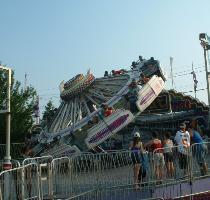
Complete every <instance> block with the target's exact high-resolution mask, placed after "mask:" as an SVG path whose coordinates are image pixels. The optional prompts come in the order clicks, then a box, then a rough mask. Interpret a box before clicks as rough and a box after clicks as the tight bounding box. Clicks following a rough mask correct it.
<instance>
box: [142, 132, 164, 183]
mask: <svg viewBox="0 0 210 200" xmlns="http://www.w3.org/2000/svg"><path fill="white" fill-rule="evenodd" d="M144 147H145V148H147V147H150V148H151V150H152V152H153V161H154V168H155V176H156V179H157V180H162V178H163V167H164V164H165V162H164V156H163V145H162V142H161V140H159V139H158V137H157V133H156V132H152V140H150V141H149V142H148V143H146V144H145V145H144Z"/></svg>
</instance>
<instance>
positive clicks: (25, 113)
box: [0, 71, 36, 143]
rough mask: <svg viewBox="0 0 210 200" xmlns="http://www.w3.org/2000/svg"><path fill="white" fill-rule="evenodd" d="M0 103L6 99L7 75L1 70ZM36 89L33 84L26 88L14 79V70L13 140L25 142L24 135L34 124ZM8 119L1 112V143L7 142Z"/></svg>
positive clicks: (12, 89) (12, 94)
mask: <svg viewBox="0 0 210 200" xmlns="http://www.w3.org/2000/svg"><path fill="white" fill-rule="evenodd" d="M0 85H1V87H0V105H1V104H2V102H4V101H5V99H6V95H7V94H6V87H7V82H6V75H5V73H4V72H2V71H0ZM35 97H36V91H35V89H34V88H33V87H32V86H29V87H27V88H26V89H25V90H24V89H23V88H22V87H21V83H20V82H19V81H17V80H15V79H14V72H12V83H11V142H23V141H24V136H25V135H26V134H27V133H28V132H29V131H30V129H31V127H32V125H33V107H34V104H35V100H36V99H35ZM5 132H6V120H5V114H0V134H1V136H0V143H5Z"/></svg>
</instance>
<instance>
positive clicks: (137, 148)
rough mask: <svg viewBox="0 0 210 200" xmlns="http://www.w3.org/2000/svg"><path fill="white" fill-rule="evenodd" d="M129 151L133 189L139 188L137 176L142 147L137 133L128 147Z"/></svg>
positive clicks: (139, 168)
mask: <svg viewBox="0 0 210 200" xmlns="http://www.w3.org/2000/svg"><path fill="white" fill-rule="evenodd" d="M130 150H131V160H132V163H133V173H134V184H135V188H136V189H138V188H139V184H140V181H141V180H139V175H140V170H141V165H142V153H143V145H142V142H141V140H140V134H139V133H138V132H135V133H134V137H133V142H132V144H131V145H130Z"/></svg>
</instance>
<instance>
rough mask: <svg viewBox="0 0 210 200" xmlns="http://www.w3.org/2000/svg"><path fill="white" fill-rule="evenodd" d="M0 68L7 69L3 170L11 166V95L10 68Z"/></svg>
mask: <svg viewBox="0 0 210 200" xmlns="http://www.w3.org/2000/svg"><path fill="white" fill-rule="evenodd" d="M0 69H2V70H5V71H7V109H6V111H5V112H6V123H7V124H6V155H5V157H4V165H3V167H4V170H8V169H11V168H12V164H11V155H10V130H11V113H10V111H11V109H10V96H11V76H12V70H11V69H10V68H8V67H3V66H1V65H0Z"/></svg>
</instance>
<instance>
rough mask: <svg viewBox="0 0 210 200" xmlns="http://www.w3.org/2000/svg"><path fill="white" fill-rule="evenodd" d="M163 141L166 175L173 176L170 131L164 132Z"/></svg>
mask: <svg viewBox="0 0 210 200" xmlns="http://www.w3.org/2000/svg"><path fill="white" fill-rule="evenodd" d="M164 137H165V138H164V141H163V154H164V159H165V163H166V169H167V176H168V177H173V175H174V163H173V151H172V150H173V146H174V144H173V141H172V140H171V139H170V137H171V134H170V132H166V133H165V136H164Z"/></svg>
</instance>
